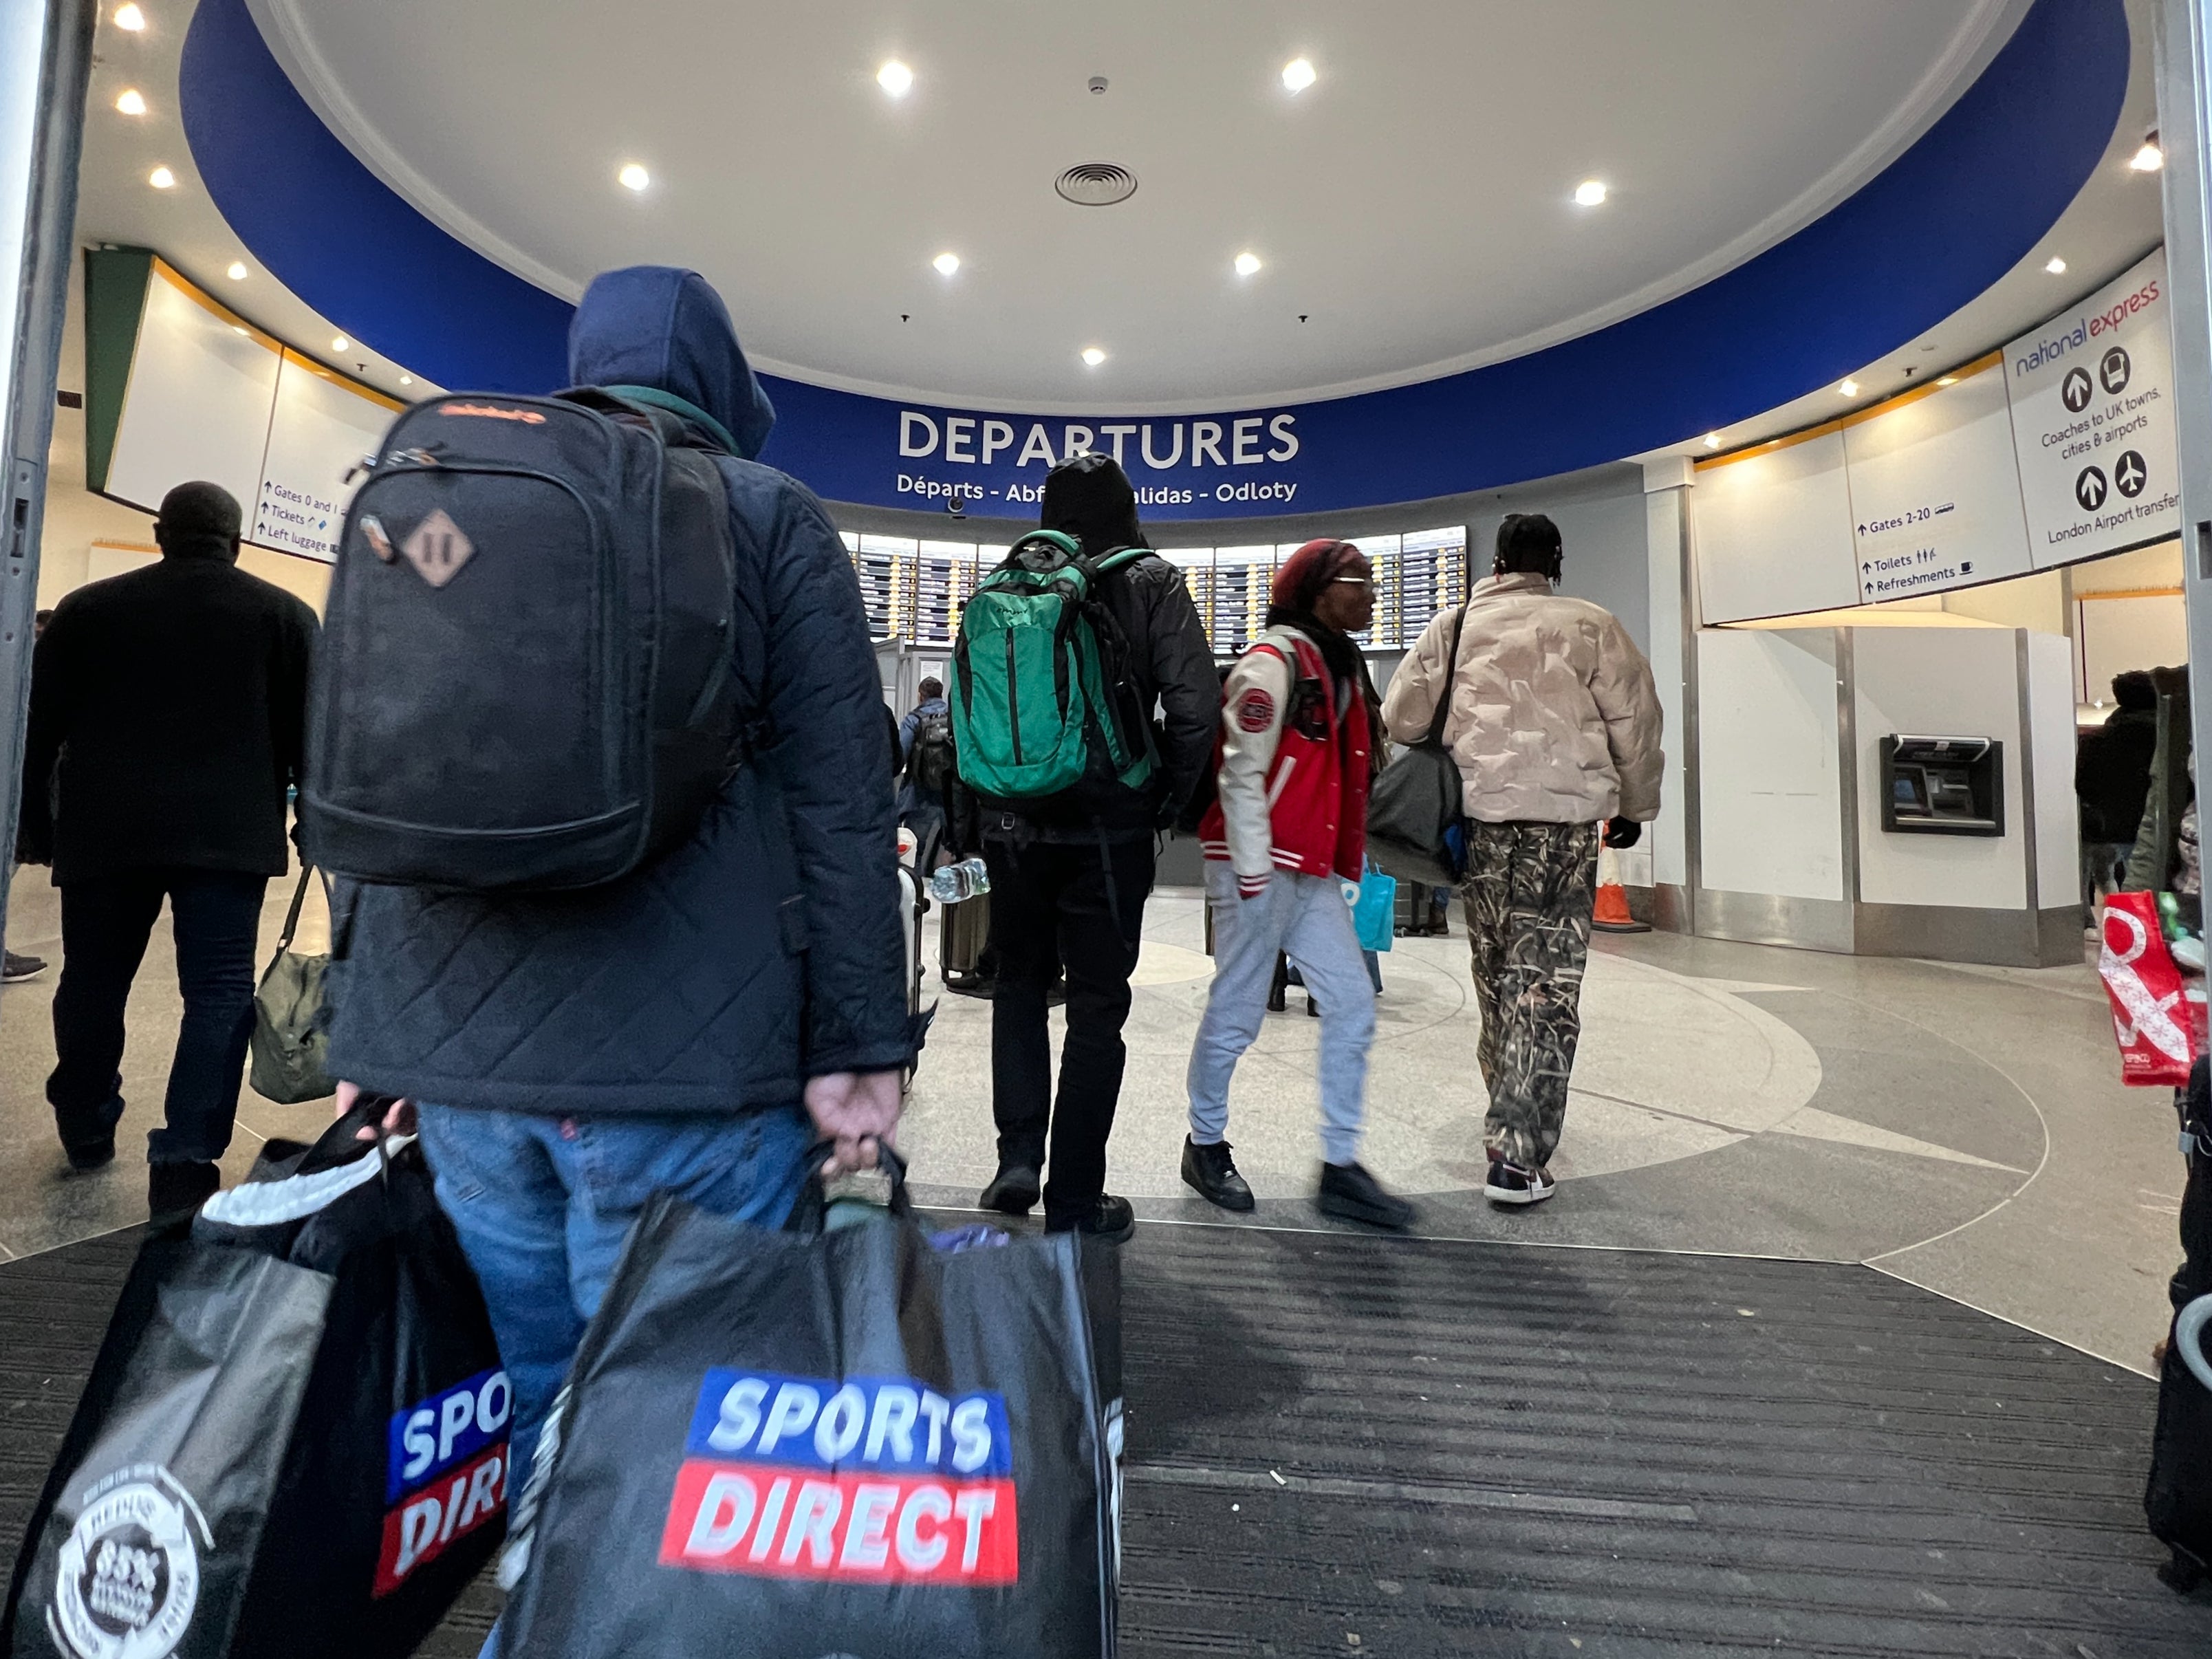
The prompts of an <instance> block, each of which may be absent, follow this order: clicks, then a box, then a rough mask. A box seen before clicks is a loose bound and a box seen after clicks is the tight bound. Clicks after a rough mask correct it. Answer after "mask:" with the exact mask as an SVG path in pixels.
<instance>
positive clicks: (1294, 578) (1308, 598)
mask: <svg viewBox="0 0 2212 1659" xmlns="http://www.w3.org/2000/svg"><path fill="white" fill-rule="evenodd" d="M1358 556H1359V550H1358V548H1356V547H1354V546H1353V545H1352V544H1351V543H1350V542H1340V541H1334V540H1332V539H1330V538H1328V537H1327V536H1322V537H1319V538H1316V539H1315V540H1313V541H1310V542H1308V543H1307V544H1305V545H1304V547H1302V548H1300V549H1299V550H1297V552H1295V553H1293V554H1291V556H1290V557H1289V558H1287V559H1285V560H1284V561H1283V562H1282V563H1281V564H1280V565H1279V566H1278V567H1277V568H1276V570H1275V585H1274V586H1273V588H1272V589H1271V590H1270V591H1269V593H1268V598H1269V599H1272V600H1273V602H1274V603H1275V604H1276V605H1279V606H1280V607H1281V608H1282V609H1284V610H1285V611H1311V610H1312V609H1313V608H1314V605H1315V602H1316V600H1318V599H1320V598H1321V591H1322V588H1324V587H1326V586H1328V585H1329V583H1330V582H1331V581H1332V580H1334V579H1335V577H1336V575H1337V573H1338V572H1340V571H1341V570H1342V569H1343V568H1344V567H1345V566H1346V565H1347V564H1350V563H1351V562H1352V561H1353V560H1354V559H1356V558H1358Z"/></svg>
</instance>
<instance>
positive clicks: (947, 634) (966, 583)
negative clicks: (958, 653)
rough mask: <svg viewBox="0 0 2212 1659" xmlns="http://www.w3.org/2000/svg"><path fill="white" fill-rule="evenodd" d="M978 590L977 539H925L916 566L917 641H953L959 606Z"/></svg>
mask: <svg viewBox="0 0 2212 1659" xmlns="http://www.w3.org/2000/svg"><path fill="white" fill-rule="evenodd" d="M972 592H975V543H973V542H923V543H922V544H921V546H920V549H919V550H918V552H917V554H916V561H915V605H914V632H913V634H912V635H911V636H910V637H911V638H912V640H913V641H914V643H915V644H916V645H921V646H931V645H936V646H948V645H951V643H952V636H953V635H954V634H955V633H956V632H957V631H958V629H959V627H960V607H961V606H962V605H965V604H966V603H967V602H968V596H969V594H970V593H972Z"/></svg>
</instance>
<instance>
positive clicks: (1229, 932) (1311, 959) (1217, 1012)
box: [1188, 859, 1375, 1164]
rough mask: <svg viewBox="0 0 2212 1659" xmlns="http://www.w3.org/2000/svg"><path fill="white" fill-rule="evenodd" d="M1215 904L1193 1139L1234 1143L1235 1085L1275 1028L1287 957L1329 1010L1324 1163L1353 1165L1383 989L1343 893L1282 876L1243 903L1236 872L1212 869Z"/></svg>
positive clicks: (1324, 1046) (1217, 864)
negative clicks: (1275, 997)
mask: <svg viewBox="0 0 2212 1659" xmlns="http://www.w3.org/2000/svg"><path fill="white" fill-rule="evenodd" d="M1206 902H1207V903H1208V904H1209V905H1211V906H1212V909H1213V984H1212V988H1211V989H1210V990H1209V991H1208V992H1207V993H1206V1013H1205V1016H1204V1017H1203V1018H1201V1019H1200V1021H1199V1023H1198V1040H1197V1042H1194V1043H1193V1044H1192V1045H1191V1051H1190V1072H1189V1075H1188V1085H1189V1089H1190V1138H1191V1139H1193V1140H1194V1141H1196V1142H1198V1143H1199V1144H1200V1146H1210V1145H1212V1144H1214V1143H1217V1142H1218V1141H1220V1140H1221V1139H1223V1138H1224V1137H1225V1136H1226V1135H1227V1134H1228V1133H1229V1080H1230V1079H1231V1077H1232V1076H1234V1075H1235V1074H1236V1071H1237V1060H1238V1058H1239V1057H1240V1056H1241V1055H1242V1054H1243V1052H1244V1051H1245V1050H1246V1049H1247V1048H1250V1047H1251V1046H1252V1039H1253V1038H1255V1037H1256V1036H1259V1035H1260V1023H1261V1021H1262V1020H1264V1019H1265V1018H1267V987H1269V985H1270V984H1272V983H1273V980H1274V976H1275V953H1276V952H1277V951H1282V952H1283V953H1284V954H1285V955H1286V956H1288V957H1290V959H1291V962H1293V963H1296V964H1297V970H1298V973H1299V975H1300V976H1301V977H1302V978H1303V979H1304V981H1305V987H1306V989H1307V991H1308V992H1309V993H1310V994H1311V995H1312V997H1313V1000H1314V1002H1315V1004H1316V1006H1318V1007H1319V1008H1320V1010H1321V1116H1322V1128H1321V1155H1322V1158H1324V1159H1325V1160H1326V1161H1328V1163H1331V1164H1350V1163H1352V1162H1353V1161H1354V1160H1355V1159H1357V1158H1358V1156H1359V1133H1360V1129H1361V1127H1363V1125H1364V1122H1365V1121H1366V1115H1367V1105H1366V1095H1367V1051H1368V1049H1369V1048H1370V1047H1371V1046H1372V1045H1373V1043H1374V1041H1375V986H1374V983H1373V981H1370V979H1369V978H1368V970H1367V964H1366V963H1365V962H1364V961H1363V960H1362V958H1361V952H1360V949H1359V935H1358V933H1357V932H1355V931H1354V930H1353V928H1352V907H1351V906H1350V905H1348V904H1346V902H1344V884H1343V883H1341V882H1340V881H1339V880H1337V878H1335V877H1334V876H1297V875H1292V874H1291V873H1289V872H1287V871H1283V870H1278V871H1276V872H1274V874H1273V875H1272V876H1271V877H1269V878H1268V879H1267V891H1265V892H1264V893H1262V894H1261V895H1260V896H1259V897H1257V898H1249V899H1248V898H1242V897H1239V896H1238V895H1237V874H1236V872H1234V871H1233V870H1231V868H1230V867H1229V866H1228V865H1227V864H1226V863H1224V862H1223V861H1221V860H1218V859H1209V860H1206Z"/></svg>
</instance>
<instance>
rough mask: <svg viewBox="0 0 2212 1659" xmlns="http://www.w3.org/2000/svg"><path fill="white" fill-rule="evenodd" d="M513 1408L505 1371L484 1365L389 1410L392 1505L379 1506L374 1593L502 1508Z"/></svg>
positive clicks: (387, 1591)
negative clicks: (381, 1514)
mask: <svg viewBox="0 0 2212 1659" xmlns="http://www.w3.org/2000/svg"><path fill="white" fill-rule="evenodd" d="M513 1411H514V1389H513V1386H512V1385H510V1384H509V1383H508V1382H507V1373H506V1372H505V1371H502V1370H489V1371H479V1372H477V1375H475V1376H472V1377H471V1378H469V1380H468V1381H467V1382H465V1383H455V1384H454V1385H453V1387H452V1388H450V1389H446V1390H445V1391H444V1392H442V1393H440V1394H435V1395H431V1396H430V1398H429V1399H428V1400H426V1401H422V1404H420V1405H417V1406H410V1407H408V1408H407V1409H406V1410H405V1411H404V1412H401V1413H398V1414H397V1415H396V1416H394V1417H393V1418H392V1424H391V1431H390V1434H391V1445H390V1457H389V1460H388V1462H387V1464H386V1474H385V1483H384V1484H385V1492H384V1501H385V1502H386V1504H395V1505H396V1507H394V1508H392V1509H389V1510H386V1512H385V1516H384V1543H383V1547H381V1548H380V1550H379V1551H378V1552H377V1558H376V1584H375V1588H374V1592H373V1593H374V1595H379V1596H384V1595H391V1594H392V1592H393V1591H394V1590H396V1589H399V1588H400V1586H401V1585H403V1584H404V1583H406V1582H407V1579H408V1577H410V1575H411V1574H412V1573H413V1572H414V1571H416V1569H417V1568H418V1567H422V1566H424V1565H428V1563H430V1562H432V1561H435V1560H436V1559H438V1558H439V1557H440V1556H441V1555H443V1554H444V1553H446V1551H447V1548H448V1547H451V1545H452V1544H453V1541H454V1540H455V1539H457V1538H465V1537H467V1536H468V1535H469V1534H471V1533H472V1532H474V1531H475V1530H476V1529H477V1528H479V1527H481V1526H483V1524H484V1523H485V1522H488V1521H489V1520H491V1519H493V1518H494V1517H495V1516H499V1515H502V1514H504V1513H505V1512H506V1510H507V1419H508V1418H509V1417H510V1416H512V1415H513Z"/></svg>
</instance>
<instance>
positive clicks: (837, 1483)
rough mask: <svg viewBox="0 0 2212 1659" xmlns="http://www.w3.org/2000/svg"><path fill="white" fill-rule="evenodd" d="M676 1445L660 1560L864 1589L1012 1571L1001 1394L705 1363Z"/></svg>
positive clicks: (1014, 1530)
mask: <svg viewBox="0 0 2212 1659" xmlns="http://www.w3.org/2000/svg"><path fill="white" fill-rule="evenodd" d="M684 1449H685V1450H686V1451H687V1452H688V1453H690V1455H689V1456H688V1457H687V1458H686V1459H685V1461H684V1466H683V1468H682V1469H681V1470H679V1471H678V1474H677V1477H676V1493H675V1498H674V1499H673V1501H672V1502H671V1504H669V1506H668V1524H667V1526H666V1528H665V1529H664V1530H663V1532H662V1534H661V1539H660V1564H661V1565H663V1566H668V1567H688V1568H690V1569H692V1570H694V1571H703V1572H742V1573H750V1574H755V1575H758V1576H761V1577H775V1578H817V1579H823V1578H826V1579H842V1580H850V1581H859V1582H862V1583H927V1584H1011V1583H1014V1582H1015V1581H1016V1580H1017V1579H1018V1577H1020V1564H1019V1561H1018V1556H1017V1548H1016V1541H1017V1539H1018V1531H1019V1529H1018V1522H1017V1518H1016V1515H1015V1496H1014V1482H1013V1449H1012V1442H1011V1440H1010V1438H1009V1437H1008V1434H1007V1431H1006V1401H1004V1400H1003V1399H1002V1398H1000V1396H999V1395H995V1394H971V1395H962V1396H960V1397H959V1398H958V1399H957V1400H948V1399H947V1398H945V1395H941V1394H939V1393H937V1392H935V1391H934V1390H933V1389H928V1388H926V1387H924V1386H923V1385H922V1384H921V1383H916V1382H914V1381H911V1380H905V1379H896V1378H853V1379H850V1380H848V1381H846V1382H844V1383H836V1382H833V1381H829V1380H827V1379H823V1378H816V1377H800V1376H775V1375H773V1374H769V1373H763V1372H757V1371H738V1370H711V1371H709V1372H708V1373H707V1378H706V1383H705V1385H704V1386H703V1387H702V1389H700V1391H699V1405H698V1409H697V1410H696V1411H695V1412H694V1413H692V1417H691V1430H690V1434H689V1435H687V1436H686V1437H685V1440H684Z"/></svg>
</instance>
